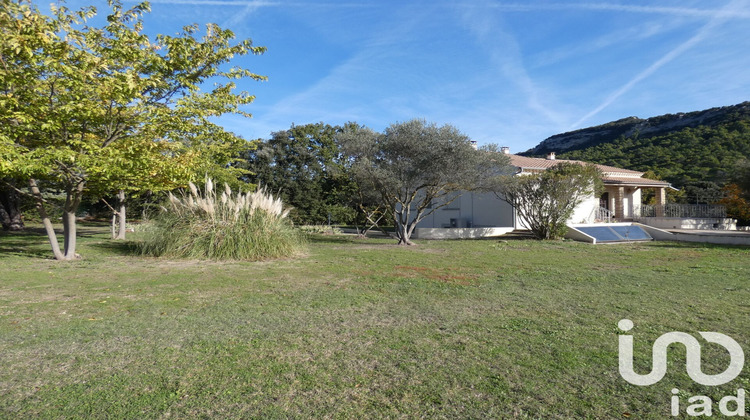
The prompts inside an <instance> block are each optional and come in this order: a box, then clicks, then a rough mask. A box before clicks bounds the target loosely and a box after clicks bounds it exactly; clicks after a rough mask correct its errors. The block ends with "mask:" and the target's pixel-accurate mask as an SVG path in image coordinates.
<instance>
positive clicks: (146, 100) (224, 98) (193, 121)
mask: <svg viewBox="0 0 750 420" xmlns="http://www.w3.org/2000/svg"><path fill="white" fill-rule="evenodd" d="M110 5H111V11H110V13H109V15H108V17H107V24H106V25H105V26H103V27H101V28H95V27H91V26H85V22H86V20H87V19H89V18H91V17H93V16H94V15H95V14H96V9H95V8H93V7H92V8H88V9H83V10H81V11H77V12H71V11H69V10H68V9H66V8H64V7H55V6H52V7H53V15H52V16H46V15H43V14H42V13H40V12H39V10H38V9H37V8H36V7H34V6H33V5H32V4H31V3H30V2H29V1H27V0H17V1H15V2H13V1H4V2H3V3H2V8H0V155H2V157H3V158H7V159H8V161H7V163H4V164H0V170H1V171H3V172H2V173H0V175H2V176H13V177H18V178H23V179H27V180H28V183H29V187H30V190H31V193H32V194H33V195H34V196H35V197H36V200H37V208H38V210H39V212H40V216H41V217H42V220H43V223H44V226H45V229H46V231H47V234H48V236H49V239H50V244H51V246H52V250H53V253H54V255H55V258H57V259H72V258H74V257H75V256H76V254H75V248H76V224H75V217H76V211H77V210H78V207H79V205H80V203H81V200H82V198H83V196H84V194H90V195H94V196H99V195H104V194H106V193H111V192H115V191H123V192H125V191H129V190H130V191H136V190H146V189H158V188H166V187H168V186H171V185H174V184H175V183H185V182H187V180H188V178H190V176H192V175H191V174H192V173H193V172H192V171H194V169H193V168H194V167H201V168H202V167H211V166H212V165H216V164H222V163H221V161H220V162H219V163H211V162H210V159H212V158H214V157H216V156H222V155H223V154H226V153H231V152H230V150H232V149H233V147H234V146H235V145H237V144H240V143H242V142H243V141H242V140H241V139H239V138H237V137H236V136H235V135H233V134H231V133H228V132H226V131H225V130H223V129H222V128H221V127H219V126H217V125H216V124H214V123H212V122H211V121H210V118H212V117H216V116H219V115H222V114H225V113H237V114H241V115H248V114H246V113H244V112H243V111H242V110H241V109H240V107H241V106H242V105H245V104H247V103H250V102H251V101H252V100H253V97H252V96H250V95H248V94H247V93H244V92H241V93H236V92H235V91H234V89H235V84H234V83H233V82H232V80H233V79H239V78H245V77H249V78H254V79H263V77H262V76H258V75H255V74H253V73H251V72H250V71H248V70H246V69H242V68H236V67H235V68H231V69H228V70H223V67H224V64H225V63H227V62H229V61H230V60H231V59H232V58H233V57H234V56H236V55H244V54H249V53H253V54H259V53H262V52H263V51H264V49H263V48H259V47H253V46H252V44H251V42H250V41H249V40H245V41H241V42H239V43H237V44H232V43H231V41H232V39H233V37H234V35H233V34H232V33H231V31H228V30H222V29H220V28H219V27H218V26H216V25H208V26H207V27H206V29H205V33H204V35H203V36H202V37H200V38H198V37H197V34H198V27H197V26H188V27H185V28H184V30H183V32H182V33H181V34H179V35H178V36H175V37H172V36H165V35H160V36H157V37H156V38H155V39H154V40H152V39H150V38H149V37H148V36H146V35H145V34H143V32H142V29H143V21H142V16H143V14H144V13H145V12H147V11H148V4H147V3H142V4H139V5H137V6H135V7H133V8H132V9H129V10H125V9H123V8H122V6H121V5H120V3H119V2H112V3H111V4H110ZM208 79H211V80H212V81H216V82H220V81H221V80H222V79H223V80H227V82H226V83H216V84H215V87H214V88H213V89H212V90H210V91H206V92H202V91H200V88H199V87H200V85H201V84H202V83H203V82H204V81H206V80H208ZM44 186H48V187H51V188H54V189H58V190H61V191H62V192H63V193H64V194H65V197H66V199H65V203H64V205H63V219H62V220H63V230H64V249H63V250H62V251H61V250H60V247H59V244H58V241H57V237H56V235H55V232H54V230H53V229H52V223H51V221H50V218H49V216H48V215H47V213H46V210H45V201H44V197H43V195H42V188H43V187H44Z"/></svg>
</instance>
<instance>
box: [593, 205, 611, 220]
mask: <svg viewBox="0 0 750 420" xmlns="http://www.w3.org/2000/svg"><path fill="white" fill-rule="evenodd" d="M592 216H593V219H594V222H595V223H601V222H606V223H610V222H612V219H613V217H612V211H610V210H609V209H606V208H604V207H597V208H595V209H594V211H593V214H592Z"/></svg>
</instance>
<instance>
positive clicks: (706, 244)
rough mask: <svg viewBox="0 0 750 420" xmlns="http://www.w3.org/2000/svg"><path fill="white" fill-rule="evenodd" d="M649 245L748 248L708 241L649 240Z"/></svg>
mask: <svg viewBox="0 0 750 420" xmlns="http://www.w3.org/2000/svg"><path fill="white" fill-rule="evenodd" d="M648 243H649V244H650V245H651V246H655V247H659V248H711V249H727V250H729V249H731V250H742V249H747V250H750V246H747V245H730V244H712V243H709V242H687V241H651V242H648Z"/></svg>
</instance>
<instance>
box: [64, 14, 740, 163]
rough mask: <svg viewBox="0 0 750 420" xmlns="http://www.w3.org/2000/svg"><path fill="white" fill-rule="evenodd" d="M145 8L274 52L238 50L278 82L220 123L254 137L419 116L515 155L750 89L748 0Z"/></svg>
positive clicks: (164, 21)
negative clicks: (551, 140)
mask: <svg viewBox="0 0 750 420" xmlns="http://www.w3.org/2000/svg"><path fill="white" fill-rule="evenodd" d="M96 3H99V5H101V6H103V7H102V10H106V6H105V3H104V2H93V4H96ZM128 3H132V2H127V3H126V4H128ZM86 4H91V3H86V2H81V1H77V0H76V1H69V2H68V3H67V5H68V7H71V8H75V7H79V6H82V5H86ZM151 5H152V13H151V14H149V16H148V17H147V19H146V27H147V31H148V32H150V33H175V32H176V31H177V30H178V29H179V28H180V27H181V26H183V25H185V24H189V23H194V22H195V23H201V24H203V23H206V22H215V23H218V24H219V25H220V26H222V27H226V28H229V29H231V30H233V31H234V32H235V33H236V35H237V36H238V37H239V38H251V39H252V40H253V42H254V44H255V45H262V46H266V47H267V48H268V51H267V52H266V53H265V54H264V55H261V56H251V57H243V58H242V59H240V60H238V61H237V64H240V65H242V66H244V67H246V68H249V69H250V70H252V71H254V72H255V73H258V74H262V75H266V76H268V78H269V80H268V81H266V82H256V81H248V82H245V83H242V84H241V88H242V90H246V91H248V92H250V93H251V94H254V95H256V97H257V98H256V100H255V102H254V103H253V104H252V105H250V106H248V108H247V111H248V112H250V113H252V114H253V118H252V119H244V118H240V117H225V118H223V119H222V120H221V123H222V124H223V125H224V126H226V127H227V128H228V129H230V130H232V131H234V132H236V133H238V134H240V135H242V136H243V137H245V138H247V139H255V138H268V137H269V134H270V133H271V132H272V131H278V130H283V129H286V128H288V127H289V126H290V125H291V124H292V123H294V124H297V125H300V124H306V123H313V122H320V121H322V122H325V123H329V124H343V123H345V122H347V121H356V122H358V123H360V124H364V125H367V126H368V127H370V128H373V129H375V130H378V131H381V130H383V129H384V128H385V127H387V126H388V125H389V124H392V123H395V122H400V121H406V120H410V119H412V118H424V119H426V120H428V121H431V122H436V123H439V124H445V123H449V124H452V125H454V126H456V127H458V128H459V129H460V130H461V131H463V132H464V133H466V134H467V135H469V136H470V137H472V138H473V139H474V140H477V141H478V142H479V143H480V144H484V143H498V144H499V145H501V146H510V147H511V151H513V152H520V151H524V150H526V149H528V148H531V147H533V146H535V145H536V144H538V143H539V142H540V141H542V140H544V139H545V138H547V137H549V136H551V135H554V134H558V133H561V132H566V131H571V130H575V129H578V128H584V127H589V126H592V125H597V124H603V123H606V122H609V121H612V120H616V119H620V118H625V117H628V116H638V117H642V118H645V117H651V116H656V115H661V114H666V113H677V112H687V111H695V110H700V109H705V108H710V107H715V106H723V105H733V104H737V103H740V102H743V101H746V100H750V0H721V1H710V2H707V1H690V0H681V1H662V2H641V1H624V0H623V1H595V0H594V1H586V0H584V1H483V0H477V1H460V0H458V1H441V0H431V1H376V0H372V1H353V0H352V1H347V0H344V1H339V2H336V1H326V0H309V1H244V0H152V1H151Z"/></svg>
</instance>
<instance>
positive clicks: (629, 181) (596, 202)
mask: <svg viewBox="0 0 750 420" xmlns="http://www.w3.org/2000/svg"><path fill="white" fill-rule="evenodd" d="M502 150H503V152H504V153H506V154H508V157H509V158H510V163H511V165H512V166H514V167H515V168H516V175H524V174H533V173H538V172H540V171H544V170H547V169H548V168H551V167H553V166H555V165H557V164H560V163H561V162H569V163H578V164H584V163H585V162H581V161H575V160H563V159H556V158H555V154H554V153H550V154H549V155H548V156H547V158H546V159H543V158H530V157H525V156H518V155H512V154H510V152H509V150H508V148H505V147H504V148H503V149H502ZM595 166H596V167H598V168H599V170H600V171H601V172H602V181H603V183H604V187H605V191H604V193H603V194H602V195H601V196H599V197H593V196H592V197H590V198H589V199H587V200H585V201H584V202H583V203H581V204H580V205H579V206H578V207H577V208H576V210H575V212H574V213H573V216H572V217H571V218H570V220H569V223H596V222H601V221H629V220H633V218H634V217H637V216H639V215H640V207H641V192H642V191H643V190H644V189H654V190H656V191H655V192H656V202H657V208H661V207H663V206H664V204H665V202H666V188H669V187H670V185H669V183H668V182H665V181H657V180H653V179H648V178H643V172H638V171H631V170H629V169H622V168H615V167H612V166H606V165H595ZM660 206H661V207H660ZM525 228H526V226H525V225H524V222H523V220H521V219H520V218H519V217H518V216H517V214H516V211H515V209H514V208H513V206H511V205H510V204H509V203H508V202H506V201H504V200H502V199H500V198H498V197H496V196H495V195H494V194H491V193H481V194H480V193H473V192H467V193H465V194H463V195H462V196H461V197H459V198H457V199H456V200H455V201H454V202H453V203H451V204H449V205H447V206H444V207H441V208H439V209H437V210H435V211H434V212H433V213H432V214H430V215H429V216H427V217H425V218H424V219H423V220H422V221H420V222H419V223H418V224H417V226H416V229H415V232H414V234H415V237H417V238H420V237H421V238H459V237H481V236H498V235H502V234H504V233H507V232H509V231H512V230H514V229H525Z"/></svg>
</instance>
